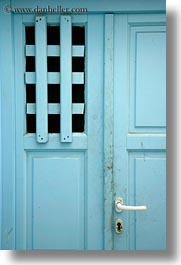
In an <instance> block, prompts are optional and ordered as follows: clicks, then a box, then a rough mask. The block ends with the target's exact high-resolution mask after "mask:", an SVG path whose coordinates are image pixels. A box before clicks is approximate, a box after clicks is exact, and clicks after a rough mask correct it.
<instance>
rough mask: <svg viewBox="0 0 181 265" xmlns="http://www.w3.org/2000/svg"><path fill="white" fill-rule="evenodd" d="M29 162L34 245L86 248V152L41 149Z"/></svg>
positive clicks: (52, 247) (36, 246) (39, 247)
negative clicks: (46, 153)
mask: <svg viewBox="0 0 181 265" xmlns="http://www.w3.org/2000/svg"><path fill="white" fill-rule="evenodd" d="M29 163H30V166H29V168H30V171H31V167H32V176H30V175H29V174H28V178H32V190H33V195H32V216H33V223H32V226H33V231H32V233H33V236H32V238H33V240H32V241H33V242H32V245H33V247H32V248H33V249H84V154H81V153H80V154H78V153H77V154H74V153H72V154H71V153H69V152H61V153H57V154H56V156H55V154H54V155H51V154H49V155H46V156H45V155H44V154H40V153H39V155H38V157H36V154H34V155H33V157H32V158H30V162H29ZM30 192H31V191H30ZM30 203H31V202H30ZM30 217H31V216H30ZM29 222H31V220H29Z"/></svg>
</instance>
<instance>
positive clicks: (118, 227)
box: [116, 219, 123, 234]
mask: <svg viewBox="0 0 181 265" xmlns="http://www.w3.org/2000/svg"><path fill="white" fill-rule="evenodd" d="M122 230H123V226H122V220H121V219H117V220H116V232H117V233H118V234H120V233H121V232H122Z"/></svg>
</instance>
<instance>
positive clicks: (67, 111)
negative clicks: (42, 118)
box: [60, 16, 72, 143]
mask: <svg viewBox="0 0 181 265" xmlns="http://www.w3.org/2000/svg"><path fill="white" fill-rule="evenodd" d="M60 25H61V27H60V28H61V30H60V41H61V46H60V65H61V66H60V68H61V90H60V100H61V116H60V118H61V122H60V123H61V125H60V127H61V128H60V130H61V142H65V143H66V142H68V143H71V142H72V22H71V16H61V23H60Z"/></svg>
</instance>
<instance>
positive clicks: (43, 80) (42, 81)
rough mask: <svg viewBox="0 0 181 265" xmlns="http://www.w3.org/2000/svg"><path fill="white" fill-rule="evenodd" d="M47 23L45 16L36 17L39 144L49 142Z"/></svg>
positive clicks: (37, 134)
mask: <svg viewBox="0 0 181 265" xmlns="http://www.w3.org/2000/svg"><path fill="white" fill-rule="evenodd" d="M46 42H47V22H46V17H45V16H37V17H35V44H36V46H35V47H36V52H35V54H36V56H35V61H36V137H37V142H38V143H46V142H47V141H48V106H47V104H48V103H47V101H48V88H47V84H48V81H47V46H46V45H45V43H46Z"/></svg>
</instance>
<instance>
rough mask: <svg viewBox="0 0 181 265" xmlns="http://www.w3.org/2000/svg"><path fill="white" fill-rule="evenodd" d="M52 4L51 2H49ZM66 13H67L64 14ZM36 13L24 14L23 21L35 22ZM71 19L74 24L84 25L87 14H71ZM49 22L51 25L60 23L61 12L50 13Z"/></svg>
mask: <svg viewBox="0 0 181 265" xmlns="http://www.w3.org/2000/svg"><path fill="white" fill-rule="evenodd" d="M49 4H50V3H49ZM63 15H65V14H63ZM34 17H35V16H34V15H32V14H31V13H29V14H24V15H23V22H24V23H28V24H29V23H30V24H33V23H34ZM71 19H72V24H76V25H78V24H79V23H80V24H82V25H85V23H87V15H83V14H80V15H79V14H75V15H73V14H71ZM47 23H49V24H50V25H51V24H53V25H55V24H57V25H59V23H60V14H59V15H56V14H53V15H52V14H48V16H47Z"/></svg>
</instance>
